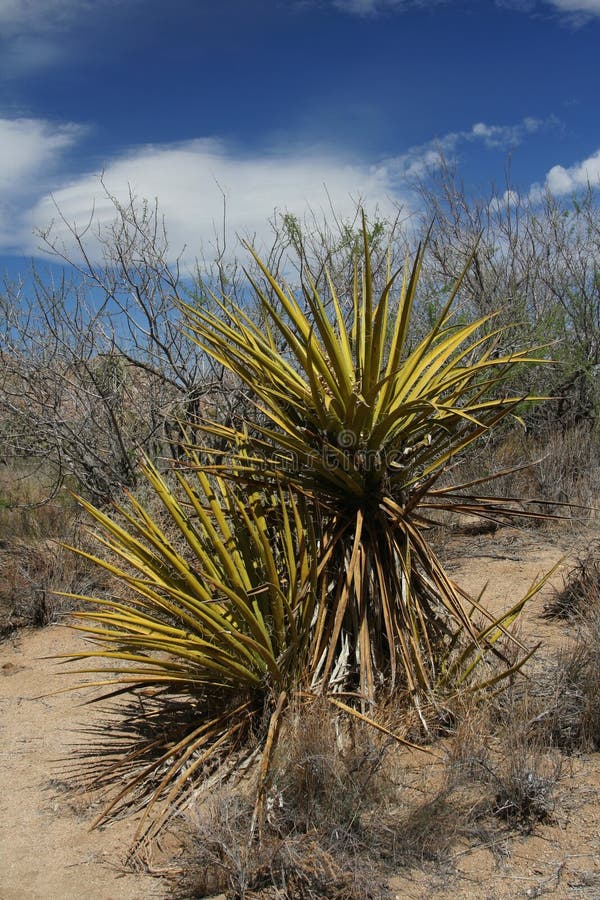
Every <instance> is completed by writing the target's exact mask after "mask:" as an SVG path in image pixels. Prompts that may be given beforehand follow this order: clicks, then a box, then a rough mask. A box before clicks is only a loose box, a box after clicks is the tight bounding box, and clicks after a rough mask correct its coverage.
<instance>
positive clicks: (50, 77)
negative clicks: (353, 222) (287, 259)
mask: <svg viewBox="0 0 600 900" xmlns="http://www.w3.org/2000/svg"><path fill="white" fill-rule="evenodd" d="M599 76H600V0H463V2H458V0H457V2H453V0H218V2H209V0H170V2H168V3H166V2H164V0H161V2H157V0H0V266H3V267H4V268H6V267H8V268H9V269H10V270H11V271H15V270H16V269H18V268H19V266H21V265H22V266H26V261H27V259H28V258H30V257H31V256H32V255H33V256H37V255H39V251H38V247H39V243H40V242H39V239H38V238H36V237H35V235H34V234H33V231H34V229H36V228H45V227H47V226H48V225H49V224H50V223H51V222H52V221H53V220H54V221H55V223H56V224H55V229H56V234H57V236H58V237H61V236H63V237H65V238H66V236H67V229H66V228H65V225H64V223H63V222H62V221H61V220H60V217H59V216H58V214H57V208H58V209H59V210H60V211H61V214H62V216H64V218H65V219H66V221H67V222H68V223H76V224H77V225H78V226H81V225H83V224H84V223H85V222H86V221H88V219H89V216H90V213H91V211H92V209H94V210H95V213H94V214H95V217H96V220H97V222H98V223H99V224H100V225H103V224H107V223H109V222H110V219H111V218H112V208H111V205H110V203H108V202H107V200H106V198H105V197H104V196H103V191H102V188H101V185H100V182H99V175H100V173H101V172H103V173H104V182H105V184H106V187H107V188H108V189H109V190H110V191H111V192H112V193H113V194H114V195H115V196H116V197H118V198H121V199H125V198H126V197H127V193H128V191H129V190H130V189H131V191H133V193H134V194H135V196H136V197H138V198H140V199H141V198H148V199H151V200H152V199H154V198H156V197H157V198H158V201H159V204H160V208H161V210H162V212H163V213H164V215H165V219H166V224H167V229H168V232H169V236H170V241H171V247H172V251H171V253H172V255H175V254H176V253H177V252H179V251H180V250H181V248H182V247H183V245H184V244H186V245H187V247H188V251H187V257H186V258H191V257H193V256H194V255H195V254H196V253H200V252H201V251H203V252H204V253H205V254H207V255H210V254H211V245H212V243H213V242H214V228H215V224H218V223H220V220H221V215H222V209H223V195H224V196H225V197H226V205H227V220H228V227H229V229H230V232H231V235H232V237H231V241H232V243H233V241H234V237H233V236H234V235H235V234H240V235H242V236H244V235H252V234H258V235H259V237H260V235H261V234H263V233H265V223H266V221H267V220H268V218H269V217H272V216H273V214H274V211H275V210H279V211H284V210H289V211H292V212H294V213H296V214H298V215H302V213H303V212H304V210H305V209H306V208H307V207H308V206H310V207H311V208H312V209H315V210H320V209H325V208H327V205H328V202H329V200H328V198H331V201H332V202H333V204H334V206H335V207H336V209H337V210H338V211H340V212H341V213H342V214H343V213H344V212H346V211H350V209H351V208H352V204H353V201H354V200H356V199H358V198H360V199H361V200H363V201H364V202H365V203H366V205H367V206H368V207H370V208H372V207H374V206H375V205H378V206H379V207H380V208H381V209H382V210H383V211H384V212H385V211H387V210H391V209H392V208H393V206H394V205H395V204H398V203H401V204H404V206H405V209H407V210H409V211H410V210H411V209H413V208H414V206H415V203H416V202H417V201H416V198H415V195H414V193H413V191H412V187H411V185H412V182H413V179H414V178H415V177H418V176H419V175H421V174H423V173H424V172H425V170H426V168H427V167H433V168H435V166H436V165H437V164H438V160H439V153H440V150H441V151H442V152H443V153H444V155H445V156H446V157H447V158H448V159H449V160H452V161H455V162H456V164H457V166H458V170H459V173H460V174H461V175H462V177H463V178H464V179H465V182H466V183H467V185H470V186H472V187H473V188H474V189H481V190H483V191H485V190H486V189H487V188H488V187H489V185H490V183H491V182H494V183H495V184H496V185H497V186H498V187H499V188H502V187H503V185H504V179H505V173H506V169H507V165H508V160H509V159H510V169H511V178H512V181H513V182H514V185H515V186H516V187H517V188H518V189H519V190H520V191H521V192H522V193H524V194H528V193H530V194H531V195H532V196H533V197H535V196H536V195H537V194H538V193H539V191H540V189H543V188H544V187H546V186H547V187H549V188H551V189H552V190H553V191H554V192H555V193H557V194H559V195H568V194H569V193H571V192H572V191H573V190H576V189H577V188H578V187H581V186H584V185H585V184H586V183H587V181H590V182H591V183H592V184H596V183H600V180H599V179H600V116H599V107H600V90H599V89H600V77H599Z"/></svg>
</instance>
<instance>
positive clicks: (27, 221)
mask: <svg viewBox="0 0 600 900" xmlns="http://www.w3.org/2000/svg"><path fill="white" fill-rule="evenodd" d="M545 124H546V123H544V122H543V121H542V120H538V119H533V118H530V119H525V120H523V121H522V122H520V123H517V124H516V125H490V124H487V123H483V122H478V123H476V124H475V125H473V126H472V127H471V128H470V129H467V130H464V131H456V132H451V133H449V134H447V135H444V136H443V137H441V138H440V139H439V140H437V141H435V142H434V141H432V142H429V143H428V144H424V145H421V146H418V147H413V148H411V149H409V150H408V151H407V152H406V153H404V154H401V155H399V156H396V157H391V158H389V159H385V160H383V161H377V162H375V163H374V164H370V163H369V162H368V161H359V160H355V159H350V158H348V157H344V155H343V154H341V153H340V152H339V151H337V150H335V149H334V148H332V149H329V150H323V149H322V148H318V149H315V148H310V147H307V148H304V149H296V150H294V151H287V152H285V151H282V152H279V153H269V152H264V153H262V154H260V153H259V154H253V155H251V154H244V153H241V152H238V151H236V150H235V149H232V148H231V147H230V146H229V145H227V144H225V143H223V142H221V141H219V140H216V139H208V138H204V139H197V140H191V141H186V142H183V143H179V144H166V145H147V146H142V147H138V148H133V149H132V150H131V151H130V152H128V153H125V154H121V155H120V156H118V157H115V158H113V159H111V160H108V161H107V162H106V165H105V168H104V172H103V175H102V181H101V179H100V173H99V172H97V171H96V172H91V171H89V170H88V171H85V172H83V173H82V174H80V175H77V176H71V177H70V178H68V179H67V178H66V177H65V175H64V170H65V169H66V159H67V155H68V154H69V151H70V150H71V148H72V147H73V146H74V145H75V144H76V143H77V142H78V141H79V140H80V139H81V137H82V136H83V134H84V133H85V132H84V130H83V129H81V128H80V127H79V126H76V125H69V124H66V125H60V126H55V125H52V124H51V123H48V122H45V121H40V120H35V119H19V120H14V121H9V120H1V119H0V210H1V209H4V213H5V214H4V219H5V221H8V217H7V215H6V211H7V210H10V211H12V216H11V228H10V231H9V230H8V229H7V228H6V229H4V230H3V229H2V227H1V225H0V249H3V250H4V251H7V250H11V251H13V252H24V253H36V252H37V248H38V244H39V241H38V239H37V238H35V237H33V236H32V233H33V231H34V230H35V229H45V228H47V227H48V225H49V224H50V223H51V222H54V234H55V237H56V238H57V239H58V240H59V241H61V240H65V241H67V242H68V241H69V240H70V237H69V227H73V228H75V229H79V230H81V229H82V228H85V226H86V225H87V224H88V222H89V220H90V215H91V214H92V211H93V212H94V227H95V228H98V227H99V228H102V227H106V226H109V225H110V224H111V223H112V221H113V219H114V215H115V210H114V206H113V204H112V202H111V200H110V198H109V197H107V196H106V190H107V191H109V192H110V194H111V195H113V196H114V197H116V198H117V200H118V201H119V202H122V203H125V202H127V201H128V198H129V195H130V192H131V193H132V194H133V195H134V196H135V197H136V198H137V199H138V200H139V201H140V202H141V201H142V200H150V201H152V200H153V198H158V202H159V207H160V212H161V213H162V214H163V215H164V218H165V222H166V225H167V231H168V235H169V240H170V247H171V250H170V253H171V259H174V258H175V257H176V256H178V255H179V254H180V252H181V251H182V249H183V247H184V246H186V247H187V251H186V255H185V260H186V262H190V263H191V262H192V260H193V259H194V258H195V256H196V255H202V253H203V252H204V253H206V255H207V256H211V255H212V253H213V252H214V243H215V234H216V232H217V231H220V229H221V225H222V215H223V201H224V200H225V205H226V221H227V227H228V241H229V247H230V248H233V247H234V246H235V236H236V235H237V234H239V235H241V236H242V237H247V236H257V238H258V240H259V241H260V240H261V239H263V240H267V239H268V234H269V230H268V228H269V227H268V220H269V219H270V218H272V217H273V214H274V212H275V211H279V212H292V213H294V214H296V215H298V216H300V217H302V216H303V215H304V214H305V213H306V212H307V210H309V209H311V210H314V211H316V212H317V213H319V211H320V210H321V209H323V210H325V211H327V210H328V209H329V204H330V202H331V204H332V205H333V207H334V208H335V210H336V212H337V213H338V214H339V215H341V216H344V215H350V214H351V213H352V212H353V211H354V209H355V203H356V201H357V200H359V199H360V200H361V201H362V202H364V203H365V204H366V205H367V207H368V208H373V207H374V206H377V207H378V208H379V209H380V210H381V211H382V212H383V213H386V212H390V213H391V212H392V209H395V208H396V206H397V205H398V204H399V203H400V204H402V205H404V206H405V208H406V207H408V206H410V202H411V195H410V191H409V187H408V185H409V183H410V182H411V180H412V179H414V178H418V177H423V176H426V175H427V173H428V172H430V171H431V170H433V169H435V168H437V167H438V166H439V165H440V164H441V161H442V157H443V156H446V157H448V156H450V155H451V154H452V153H454V152H455V151H456V150H457V149H458V148H459V146H460V145H461V144H469V143H479V144H482V145H483V146H485V147H487V148H491V149H494V148H498V147H507V146H514V145H515V144H516V143H518V142H519V141H520V140H522V139H524V137H525V136H526V135H528V134H532V133H534V132H535V131H538V130H539V129H541V128H542V127H543V126H544V125H545ZM103 185H105V188H106V190H105V189H104V188H103ZM93 233H94V229H91V230H90V231H89V232H88V236H89V238H90V239H91V236H92V234H93Z"/></svg>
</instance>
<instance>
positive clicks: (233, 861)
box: [177, 701, 398, 900]
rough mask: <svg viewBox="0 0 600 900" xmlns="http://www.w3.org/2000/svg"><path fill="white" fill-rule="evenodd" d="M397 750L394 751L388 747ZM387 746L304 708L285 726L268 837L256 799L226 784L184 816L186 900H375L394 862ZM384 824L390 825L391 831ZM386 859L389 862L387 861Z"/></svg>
mask: <svg viewBox="0 0 600 900" xmlns="http://www.w3.org/2000/svg"><path fill="white" fill-rule="evenodd" d="M387 746H388V747H389V742H388V744H387ZM385 747H386V744H385V743H382V742H381V741H380V742H377V740H376V739H375V738H374V737H373V734H372V733H371V730H370V729H368V728H366V727H364V726H361V725H360V724H357V723H355V722H354V723H353V722H351V721H348V720H347V719H346V720H345V721H340V719H339V717H338V716H337V715H336V714H335V713H334V712H333V711H332V710H331V708H330V707H328V705H327V704H325V703H320V702H318V701H317V702H315V703H313V704H310V705H299V706H296V707H294V708H292V709H290V711H289V712H288V715H287V716H286V721H285V722H284V723H283V724H282V737H281V739H280V741H279V742H278V745H277V751H276V754H275V756H274V760H273V764H272V767H271V771H270V776H269V785H268V789H267V796H266V805H265V819H264V822H263V824H262V827H261V829H260V836H259V837H257V834H256V833H255V831H254V830H253V808H254V801H253V793H252V791H247V792H246V793H244V791H243V788H242V787H238V788H237V789H236V790H235V791H232V790H231V789H230V788H228V787H227V786H225V785H221V786H220V787H219V788H218V789H217V790H214V791H211V792H210V795H207V794H206V793H201V794H200V795H199V796H200V799H199V800H198V802H197V803H196V804H195V805H194V806H192V807H191V808H190V809H189V810H187V811H186V813H185V828H184V835H185V841H184V843H185V848H186V849H185V859H186V864H185V869H186V873H185V875H184V876H183V877H182V878H180V879H178V888H177V894H178V895H181V894H182V893H183V895H185V896H186V897H204V896H207V895H208V894H210V893H211V892H213V893H214V892H216V891H219V890H229V891H231V895H232V896H235V897H239V898H244V897H246V898H251V897H257V898H258V897H263V898H265V900H266V898H268V897H273V898H281V900H284V898H289V900H317V898H323V900H325V898H331V900H371V898H372V900H375V898H384V897H386V896H388V895H390V896H391V894H390V892H388V890H387V888H386V884H385V880H386V878H385V876H386V873H389V871H390V864H391V861H392V859H393V860H396V859H397V858H398V857H397V856H396V855H395V854H394V853H393V843H394V840H393V836H394V831H393V828H392V827H390V825H391V824H392V823H391V819H390V817H389V816H387V815H383V816H382V814H381V807H380V802H381V798H382V791H383V790H386V791H387V790H389V787H388V786H387V785H386V786H385V787H384V779H383V778H382V772H381V764H382V761H383V758H384V755H385ZM384 822H385V825H384ZM386 856H387V861H386Z"/></svg>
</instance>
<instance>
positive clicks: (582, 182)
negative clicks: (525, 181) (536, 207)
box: [530, 150, 600, 200]
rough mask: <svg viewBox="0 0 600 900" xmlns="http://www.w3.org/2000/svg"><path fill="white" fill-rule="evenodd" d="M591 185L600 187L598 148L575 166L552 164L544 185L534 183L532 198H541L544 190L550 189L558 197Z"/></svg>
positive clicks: (599, 155)
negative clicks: (566, 166)
mask: <svg viewBox="0 0 600 900" xmlns="http://www.w3.org/2000/svg"><path fill="white" fill-rule="evenodd" d="M588 185H589V186H591V187H593V188H600V150H596V152H595V153H593V154H592V155H591V156H588V158H587V159H584V160H583V162H578V163H575V164H574V165H573V166H569V167H568V168H565V167H564V166H559V165H558V166H552V168H551V169H550V171H549V172H548V174H547V175H546V178H545V181H544V184H543V185H539V184H534V185H533V186H532V187H531V190H530V197H531V199H532V200H539V199H540V197H541V196H542V195H543V193H544V191H546V190H547V191H550V193H551V194H554V195H555V196H556V197H563V196H565V194H572V193H574V192H576V191H578V190H580V189H581V188H583V189H585V188H587V187H588Z"/></svg>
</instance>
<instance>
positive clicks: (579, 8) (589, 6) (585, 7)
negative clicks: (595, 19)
mask: <svg viewBox="0 0 600 900" xmlns="http://www.w3.org/2000/svg"><path fill="white" fill-rule="evenodd" d="M550 2H551V3H552V6H555V7H556V9H559V10H560V11H561V12H566V13H584V14H588V15H592V16H600V0H550Z"/></svg>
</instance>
